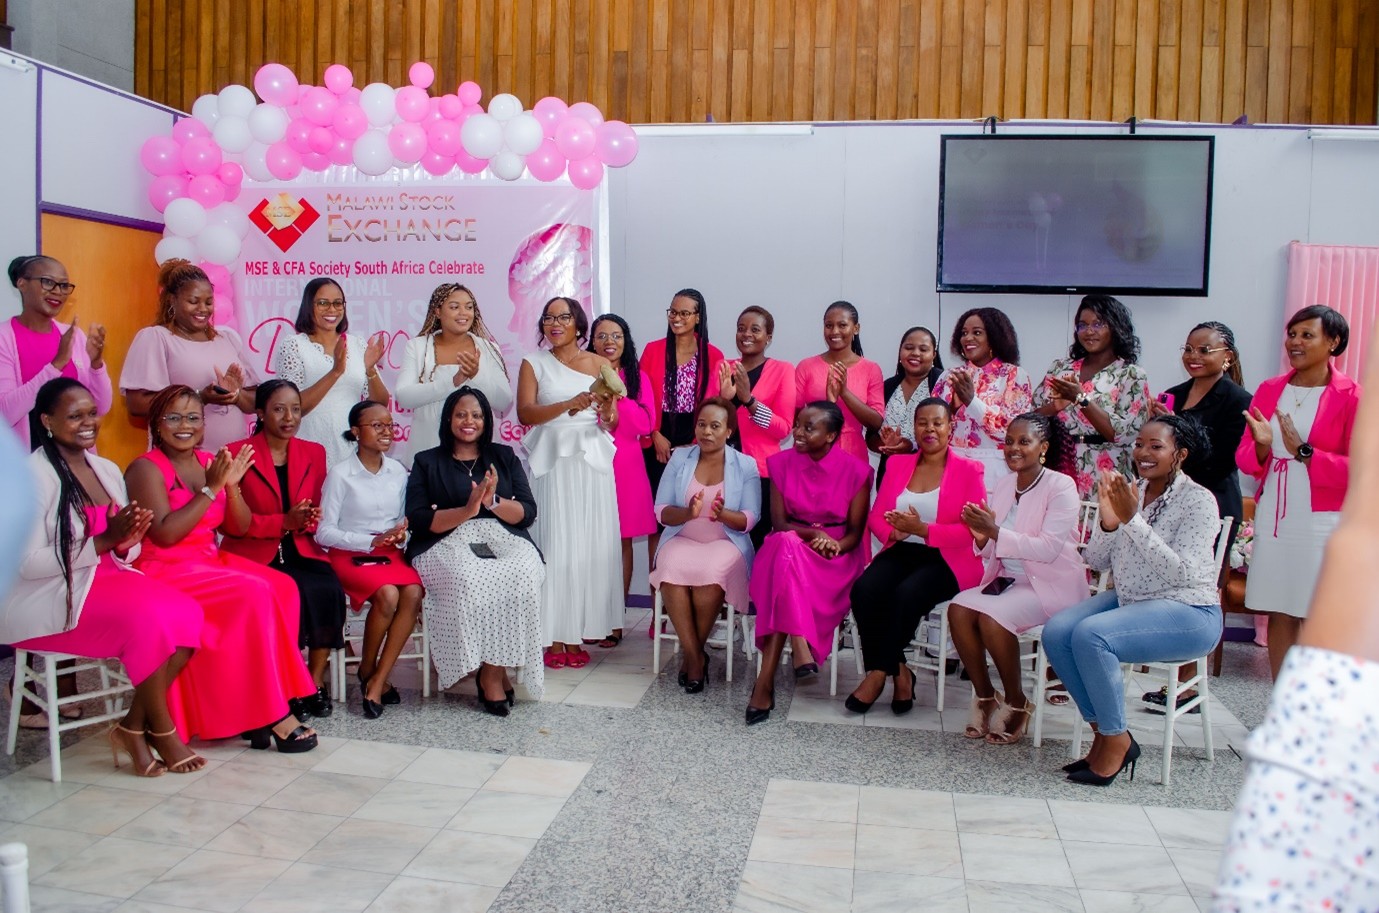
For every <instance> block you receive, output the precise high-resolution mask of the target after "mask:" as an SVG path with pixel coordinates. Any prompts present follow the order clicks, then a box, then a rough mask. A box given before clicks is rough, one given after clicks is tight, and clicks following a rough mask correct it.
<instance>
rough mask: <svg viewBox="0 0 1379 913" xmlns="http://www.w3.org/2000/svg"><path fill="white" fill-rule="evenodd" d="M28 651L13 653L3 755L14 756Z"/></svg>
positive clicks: (27, 666)
mask: <svg viewBox="0 0 1379 913" xmlns="http://www.w3.org/2000/svg"><path fill="white" fill-rule="evenodd" d="M28 671H29V651H28V650H15V651H14V693H13V694H11V695H10V729H9V736H8V737H7V738H6V742H5V754H9V755H12V754H14V748H15V745H16V744H17V742H18V739H19V708H20V707H22V706H23V705H24V688H25V684H26V682H27V681H28V677H29V676H28V674H27V673H28Z"/></svg>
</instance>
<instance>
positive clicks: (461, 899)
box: [365, 875, 499, 913]
mask: <svg viewBox="0 0 1379 913" xmlns="http://www.w3.org/2000/svg"><path fill="white" fill-rule="evenodd" d="M498 890H499V889H498V888H491V887H485V886H483V885H476V884H462V883H460V882H454V881H435V880H432V879H429V878H412V877H409V876H406V875H401V876H399V877H397V878H395V879H394V880H393V882H392V884H390V885H388V887H386V888H384V889H383V893H382V894H380V895H378V899H377V900H375V901H374V902H373V903H372V904H370V905H369V906H368V907H367V908H366V911H365V913H484V911H485V910H487V909H488V907H489V904H491V903H493V898H495V897H497V896H498Z"/></svg>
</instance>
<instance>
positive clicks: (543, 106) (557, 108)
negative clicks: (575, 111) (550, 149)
mask: <svg viewBox="0 0 1379 913" xmlns="http://www.w3.org/2000/svg"><path fill="white" fill-rule="evenodd" d="M569 110H570V106H569V105H567V104H565V102H563V101H561V100H560V99H558V98H556V97H555V96H554V95H547V96H546V97H545V98H543V99H541V100H540V101H538V102H537V103H536V104H534V105H532V109H531V113H532V114H533V115H535V116H536V119H537V120H538V121H540V122H541V130H542V132H544V133H545V134H546V139H555V128H556V127H557V126H559V124H560V122H561V121H562V120H564V119H565V114H566V112H568V111H569Z"/></svg>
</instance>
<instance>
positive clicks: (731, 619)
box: [723, 603, 737, 681]
mask: <svg viewBox="0 0 1379 913" xmlns="http://www.w3.org/2000/svg"><path fill="white" fill-rule="evenodd" d="M723 608H725V609H726V610H727V614H728V633H727V635H726V636H727V638H728V645H727V646H726V647H725V648H724V650H723V652H724V654H726V655H725V656H724V662H726V663H727V666H728V672H727V675H728V678H727V681H732V680H733V635H735V634H736V633H737V626H736V622H735V615H736V613H735V612H734V611H733V607H732V606H731V605H728V604H727V603H724V604H723Z"/></svg>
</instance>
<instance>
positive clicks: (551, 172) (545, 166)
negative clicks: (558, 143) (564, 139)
mask: <svg viewBox="0 0 1379 913" xmlns="http://www.w3.org/2000/svg"><path fill="white" fill-rule="evenodd" d="M527 170H528V171H530V172H531V176H532V177H534V178H536V179H537V180H538V181H554V180H556V179H557V178H559V177H560V176H561V175H562V174H564V173H565V156H563V155H561V154H560V150H559V149H557V148H556V147H555V140H550V139H548V140H545V141H543V142H542V143H541V146H540V147H539V148H538V149H537V150H536V151H535V152H533V153H532V154H531V155H529V156H527Z"/></svg>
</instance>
